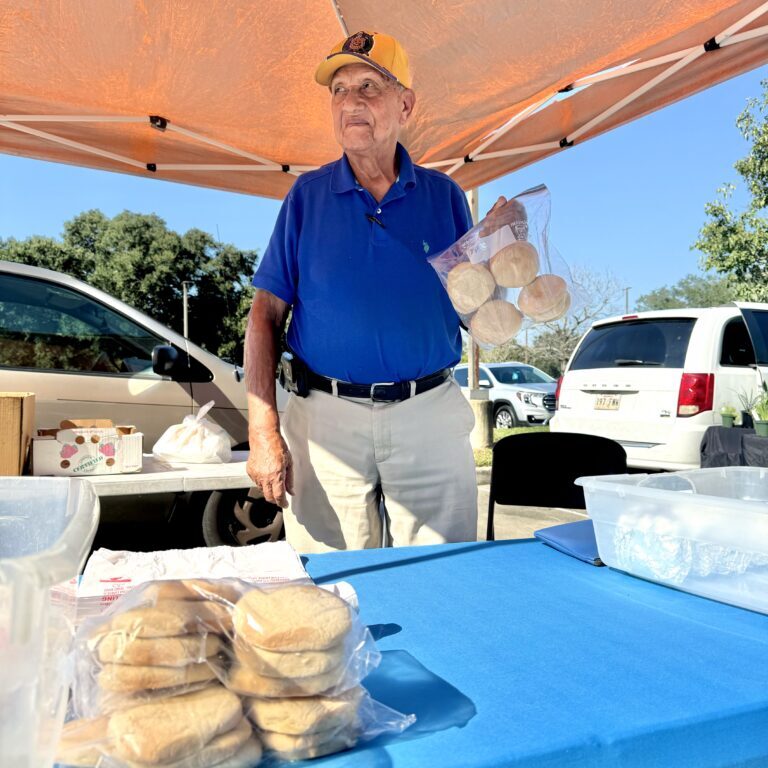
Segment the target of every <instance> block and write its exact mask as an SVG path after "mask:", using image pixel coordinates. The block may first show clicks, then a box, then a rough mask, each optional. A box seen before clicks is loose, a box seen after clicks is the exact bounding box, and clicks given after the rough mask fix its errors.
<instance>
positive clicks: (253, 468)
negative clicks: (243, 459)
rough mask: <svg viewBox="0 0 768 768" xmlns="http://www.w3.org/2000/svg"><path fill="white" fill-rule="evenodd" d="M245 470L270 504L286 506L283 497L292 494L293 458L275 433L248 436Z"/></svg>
mask: <svg viewBox="0 0 768 768" xmlns="http://www.w3.org/2000/svg"><path fill="white" fill-rule="evenodd" d="M246 470H247V472H248V476H249V477H250V478H251V480H253V482H254V483H256V485H258V486H259V488H261V492H262V493H263V494H264V498H265V499H266V500H267V501H268V502H269V503H270V504H277V505H278V506H279V507H283V508H284V507H287V506H288V497H287V495H286V494H287V493H290V494H293V459H292V458H291V452H290V451H289V450H288V446H287V445H286V444H285V440H283V436H282V435H281V434H280V433H279V432H269V433H266V434H264V433H261V434H258V435H257V436H255V439H254V436H253V435H252V436H251V441H250V453H249V455H248V463H247V464H246Z"/></svg>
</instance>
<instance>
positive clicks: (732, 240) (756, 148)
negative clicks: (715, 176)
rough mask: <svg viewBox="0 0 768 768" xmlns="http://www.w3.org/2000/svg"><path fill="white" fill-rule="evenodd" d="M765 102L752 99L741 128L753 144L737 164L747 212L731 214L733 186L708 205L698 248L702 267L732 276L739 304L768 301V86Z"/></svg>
mask: <svg viewBox="0 0 768 768" xmlns="http://www.w3.org/2000/svg"><path fill="white" fill-rule="evenodd" d="M762 86H763V94H762V96H761V97H760V98H755V99H750V100H749V102H748V105H747V108H746V109H745V110H744V111H743V112H742V113H741V114H740V115H739V117H738V119H737V121H736V125H737V126H738V128H739V130H740V132H741V134H742V136H743V137H744V138H745V139H746V140H747V141H749V142H750V144H751V149H750V152H749V154H748V155H747V156H746V157H744V158H742V159H741V160H738V161H737V162H736V163H735V164H734V168H735V169H736V171H737V173H738V174H739V175H740V176H741V177H742V179H743V180H744V182H745V183H746V186H747V189H748V190H749V193H750V195H751V198H750V201H749V204H748V205H747V208H746V210H744V211H742V212H741V213H736V212H733V211H731V210H730V209H729V207H728V203H729V200H730V197H731V195H732V194H733V190H734V187H733V185H730V184H728V185H725V186H724V187H722V188H721V189H719V190H718V193H719V195H720V199H719V200H716V201H715V202H712V203H708V204H707V205H706V206H705V211H706V214H707V216H708V219H709V220H708V221H707V222H706V224H705V225H704V226H703V227H702V229H701V231H700V232H699V239H698V240H697V241H696V243H695V247H696V248H698V249H699V250H701V251H702V252H703V253H704V259H703V264H704V266H705V267H706V268H707V269H715V270H717V272H719V273H720V274H724V275H728V278H729V282H730V284H731V286H732V287H733V290H734V293H735V296H736V298H738V299H743V300H747V301H768V219H766V217H765V215H764V213H763V212H764V211H765V209H766V207H768V80H764V81H763V83H762Z"/></svg>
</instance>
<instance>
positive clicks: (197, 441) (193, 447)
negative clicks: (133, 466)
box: [152, 400, 232, 464]
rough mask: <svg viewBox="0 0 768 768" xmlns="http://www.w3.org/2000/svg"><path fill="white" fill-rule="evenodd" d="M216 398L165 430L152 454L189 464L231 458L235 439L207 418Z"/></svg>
mask: <svg viewBox="0 0 768 768" xmlns="http://www.w3.org/2000/svg"><path fill="white" fill-rule="evenodd" d="M213 405H214V401H213V400H211V401H210V402H209V403H206V404H205V405H204V406H203V407H202V408H201V409H200V410H199V411H198V412H197V415H196V416H194V415H192V414H190V415H189V416H185V417H184V421H183V422H182V423H181V424H174V425H173V426H172V427H168V429H166V430H165V432H163V434H162V435H161V437H160V439H159V440H158V441H157V442H156V443H155V444H154V446H153V447H152V453H153V454H154V455H155V456H157V457H158V458H159V459H164V460H165V461H182V462H186V463H189V464H226V463H227V462H229V461H231V460H232V438H231V437H230V436H229V434H228V432H227V431H226V430H225V429H224V428H223V427H220V426H219V425H218V424H215V423H214V422H212V421H209V420H208V419H206V418H205V415H206V414H207V413H208V411H210V410H211V408H213Z"/></svg>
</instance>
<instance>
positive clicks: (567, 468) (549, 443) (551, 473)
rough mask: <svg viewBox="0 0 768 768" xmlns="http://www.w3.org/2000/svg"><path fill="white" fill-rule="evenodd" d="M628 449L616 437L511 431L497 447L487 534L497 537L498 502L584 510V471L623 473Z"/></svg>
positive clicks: (490, 536)
mask: <svg viewBox="0 0 768 768" xmlns="http://www.w3.org/2000/svg"><path fill="white" fill-rule="evenodd" d="M626 471H627V454H626V453H625V452H624V449H623V448H622V447H621V446H620V445H619V444H618V443H617V442H615V441H614V440H609V439H608V438H607V437H597V436H595V435H582V434H577V433H575V432H527V433H523V434H519V435H509V437H505V438H502V439H501V440H499V442H498V443H496V445H494V446H493V464H492V466H491V489H490V498H489V500H488V529H487V533H486V538H487V539H488V541H493V540H494V538H495V536H494V529H493V512H494V507H495V505H496V503H499V504H514V505H517V506H529V507H566V508H570V509H584V508H585V503H584V491H583V490H582V488H581V486H579V485H574V482H573V481H574V480H575V479H576V478H577V477H584V476H585V475H620V474H624V473H625V472H626Z"/></svg>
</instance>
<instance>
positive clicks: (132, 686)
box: [59, 579, 415, 768]
mask: <svg viewBox="0 0 768 768" xmlns="http://www.w3.org/2000/svg"><path fill="white" fill-rule="evenodd" d="M73 654H74V666H75V669H76V684H75V686H74V688H73V695H72V714H73V715H74V716H75V718H74V719H71V720H70V721H69V722H68V723H67V725H66V727H65V729H64V734H63V737H62V740H61V743H60V746H59V761H60V762H61V763H63V764H67V765H77V766H83V768H149V767H150V766H152V767H153V768H204V766H208V765H210V766H216V768H254V767H255V766H256V765H257V764H258V763H260V761H261V760H262V754H263V755H264V760H265V762H264V765H265V766H276V765H280V764H282V763H283V762H292V761H295V760H305V759H310V758H313V757H321V756H323V755H329V754H332V753H334V752H338V751H341V750H347V749H352V748H354V747H355V746H356V745H357V744H358V743H359V742H361V741H366V740H369V739H372V738H375V737H376V736H379V735H380V734H383V733H399V732H401V731H402V730H404V729H405V728H407V727H408V726H409V725H411V723H413V722H414V720H415V717H414V716H413V715H404V714H401V713H399V712H395V711H394V710H392V709H390V708H388V707H386V706H384V705H383V704H380V703H379V702H377V701H375V700H374V699H372V698H371V696H370V695H369V694H368V692H367V691H366V689H365V688H364V687H363V686H362V685H361V683H362V681H363V680H364V678H365V677H366V675H367V674H368V673H369V672H370V671H372V670H373V669H374V668H375V667H376V666H377V665H378V663H379V661H380V658H381V655H380V654H379V652H378V650H377V648H376V644H375V642H374V641H373V637H372V636H371V633H370V632H369V630H368V628H367V627H366V626H365V625H364V624H362V623H361V621H360V619H359V617H358V615H357V611H356V609H355V608H354V607H353V606H352V605H350V603H348V602H347V601H346V600H344V599H342V598H341V597H339V595H338V594H337V593H336V592H335V591H334V590H333V588H329V589H325V588H322V587H318V586H316V585H314V584H311V583H304V582H302V583H297V582H291V583H287V584H279V585H273V586H269V587H266V588H256V587H254V586H253V585H252V584H248V583H246V582H241V581H239V580H237V579H223V580H211V581H206V580H194V581H191V580H186V581H163V582H149V583H147V584H145V585H142V586H141V587H138V588H136V589H134V590H131V591H130V592H128V593H127V594H125V595H124V596H123V597H121V598H120V599H119V600H117V601H116V602H115V603H114V604H113V605H112V606H111V607H110V608H109V609H108V611H107V612H106V613H105V614H102V615H100V616H97V617H93V618H91V619H86V620H85V621H84V622H83V623H82V624H81V625H80V628H79V630H78V634H77V637H76V641H75V650H74V652H73Z"/></svg>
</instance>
